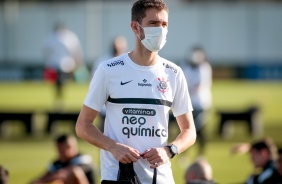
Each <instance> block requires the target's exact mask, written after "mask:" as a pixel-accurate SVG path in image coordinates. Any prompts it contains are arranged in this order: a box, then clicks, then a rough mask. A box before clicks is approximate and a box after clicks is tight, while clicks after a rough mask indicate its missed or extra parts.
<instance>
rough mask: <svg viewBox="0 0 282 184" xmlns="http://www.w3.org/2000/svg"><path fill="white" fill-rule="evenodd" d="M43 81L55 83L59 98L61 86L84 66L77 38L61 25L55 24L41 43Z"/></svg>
mask: <svg viewBox="0 0 282 184" xmlns="http://www.w3.org/2000/svg"><path fill="white" fill-rule="evenodd" d="M43 57H44V61H45V70H44V79H45V80H47V81H51V82H56V87H57V96H58V98H61V95H62V94H61V93H62V85H63V84H64V82H65V81H66V80H68V79H72V77H73V74H75V71H76V70H77V69H79V68H81V67H83V66H84V63H83V51H82V47H81V44H80V40H79V38H78V36H77V35H76V34H75V33H74V32H72V31H71V30H69V29H68V28H67V27H66V26H65V25H63V24H62V23H57V24H56V25H55V26H54V30H53V32H52V34H51V35H50V36H48V37H47V39H46V40H45V41H44V43H43Z"/></svg>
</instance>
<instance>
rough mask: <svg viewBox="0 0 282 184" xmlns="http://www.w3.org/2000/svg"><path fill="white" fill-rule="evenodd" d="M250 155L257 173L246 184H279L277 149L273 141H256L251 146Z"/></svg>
mask: <svg viewBox="0 0 282 184" xmlns="http://www.w3.org/2000/svg"><path fill="white" fill-rule="evenodd" d="M250 155H251V160H252V164H253V166H254V169H255V171H254V173H253V174H252V175H251V176H250V177H249V178H248V180H247V182H246V184H278V183H279V173H278V170H277V166H276V158H277V148H276V145H275V144H274V143H273V141H272V139H271V138H265V139H263V140H260V141H255V142H254V143H253V144H251V146H250Z"/></svg>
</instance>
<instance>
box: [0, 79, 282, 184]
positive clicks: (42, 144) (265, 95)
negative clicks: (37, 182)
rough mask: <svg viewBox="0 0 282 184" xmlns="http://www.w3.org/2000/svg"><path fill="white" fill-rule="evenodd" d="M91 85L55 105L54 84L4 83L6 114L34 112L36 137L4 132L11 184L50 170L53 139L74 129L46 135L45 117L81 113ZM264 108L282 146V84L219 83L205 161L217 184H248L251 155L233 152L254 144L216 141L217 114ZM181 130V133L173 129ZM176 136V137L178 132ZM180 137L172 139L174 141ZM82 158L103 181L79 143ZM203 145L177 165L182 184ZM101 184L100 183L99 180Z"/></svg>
mask: <svg viewBox="0 0 282 184" xmlns="http://www.w3.org/2000/svg"><path fill="white" fill-rule="evenodd" d="M87 89H88V84H73V83H69V84H67V85H66V86H65V87H64V91H63V94H64V96H63V99H62V100H60V101H57V100H56V99H55V89H54V87H53V86H52V85H51V84H46V83H41V82H25V83H0V110H2V111H3V110H5V111H15V110H20V111H34V112H36V116H35V117H34V122H35V128H36V134H35V135H34V137H29V136H25V135H24V133H23V127H22V126H21V124H20V123H19V122H14V123H10V124H9V122H7V123H6V124H5V125H8V126H5V127H3V128H4V130H5V135H1V136H2V138H0V164H2V165H4V166H5V167H6V168H7V169H8V170H9V171H10V180H11V182H10V183H11V184H27V183H28V182H29V181H31V180H32V179H33V178H34V177H36V176H38V175H39V174H40V173H42V172H44V170H45V168H46V166H47V164H48V163H49V161H50V160H52V159H53V158H54V157H55V152H54V146H53V142H52V140H53V137H54V135H56V134H57V133H61V132H72V131H73V127H72V126H71V125H65V124H63V123H58V125H57V128H56V132H55V133H53V134H52V135H46V134H45V133H44V132H43V128H44V126H45V123H46V122H45V121H46V117H45V115H44V112H45V111H48V110H54V109H56V108H57V109H60V110H65V111H79V110H80V107H81V105H82V102H83V99H84V97H85V95H86V93H87ZM253 104H256V105H259V107H260V108H261V112H262V114H261V115H262V116H261V117H262V122H263V130H264V131H263V136H271V137H272V138H273V139H274V141H275V142H276V143H277V145H282V139H281V131H282V125H281V122H282V114H281V110H280V109H281V108H280V107H281V104H282V83H281V82H270V81H263V82H262V81H235V80H215V81H214V84H213V108H212V109H211V111H210V115H209V120H208V124H207V133H208V138H209V142H208V145H207V152H206V154H205V157H206V158H207V159H208V161H209V162H210V163H211V165H212V167H213V172H214V178H215V180H216V181H217V182H218V183H220V184H235V183H239V182H243V181H244V180H245V179H246V177H247V176H248V175H249V174H250V173H251V172H252V165H251V163H250V160H249V155H248V154H244V155H232V154H231V153H230V148H231V147H232V145H234V144H236V143H239V142H246V141H252V140H253V139H254V138H253V137H251V136H250V135H248V132H247V129H246V127H245V126H244V125H243V124H242V125H236V126H232V128H233V132H232V134H231V135H230V137H226V138H221V137H219V136H217V135H216V130H217V126H218V117H217V115H216V110H218V109H220V110H222V109H223V110H235V111H239V110H242V109H245V108H247V107H248V106H249V105H253ZM172 128H175V127H172ZM172 132H173V131H172ZM174 136H175V134H174V133H172V135H171V137H170V139H173V138H174ZM79 147H80V150H81V151H82V152H87V153H90V154H91V155H92V156H93V159H94V162H95V166H96V167H97V174H98V176H99V152H98V149H97V148H95V147H92V146H91V145H89V144H88V143H86V142H84V141H82V140H79ZM196 151H197V144H196V145H194V146H193V147H191V149H189V150H188V151H186V152H185V153H183V154H181V155H179V156H177V157H176V158H174V159H172V160H171V161H172V168H173V172H174V175H175V180H176V183H177V184H182V183H184V182H183V181H184V180H183V174H184V170H185V168H186V167H187V166H188V165H189V163H190V162H192V161H193V160H194V159H195V158H196ZM97 180H99V177H98V178H97Z"/></svg>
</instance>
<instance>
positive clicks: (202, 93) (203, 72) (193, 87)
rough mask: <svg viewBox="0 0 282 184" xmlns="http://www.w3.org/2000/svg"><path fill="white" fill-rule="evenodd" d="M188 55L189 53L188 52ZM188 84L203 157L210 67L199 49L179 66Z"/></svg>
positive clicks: (209, 87)
mask: <svg viewBox="0 0 282 184" xmlns="http://www.w3.org/2000/svg"><path fill="white" fill-rule="evenodd" d="M188 53H189V52H188ZM181 68H182V69H183V72H184V75H185V77H186V81H187V83H188V89H189V94H190V97H191V101H192V105H193V109H194V110H193V117H194V122H195V126H196V131H197V142H198V144H199V153H198V154H199V155H203V154H204V152H205V146H206V139H207V138H206V134H205V132H204V127H205V125H206V123H207V113H208V110H209V109H210V107H211V104H212V95H211V87H212V67H211V65H210V63H209V62H208V61H207V56H206V54H205V52H204V50H203V49H202V48H201V47H198V46H195V47H194V48H193V49H192V55H191V59H189V58H187V59H186V61H185V62H184V63H183V65H182V66H181Z"/></svg>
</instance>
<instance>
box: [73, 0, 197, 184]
mask: <svg viewBox="0 0 282 184" xmlns="http://www.w3.org/2000/svg"><path fill="white" fill-rule="evenodd" d="M130 26H131V30H132V31H133V33H134V36H135V48H134V49H133V50H132V51H131V52H129V53H125V54H122V55H120V56H118V57H116V58H112V59H110V60H107V61H104V62H102V64H100V65H99V67H98V69H97V70H96V72H95V74H94V77H93V78H92V81H91V83H90V87H89V91H88V94H87V96H86V98H85V101H84V104H83V107H82V109H81V112H80V115H79V117H78V120H77V123H76V133H77V135H78V136H79V137H81V138H82V139H84V140H86V141H87V142H89V143H90V144H92V145H94V146H96V147H98V148H100V160H101V182H102V183H103V184H107V183H119V181H120V180H119V178H120V177H119V176H120V175H119V173H120V172H119V171H120V167H119V166H120V163H121V164H123V165H128V166H129V167H130V168H131V170H130V171H131V173H136V174H137V176H138V178H139V179H140V181H141V183H143V184H147V183H169V184H173V183H175V182H174V177H173V173H172V170H171V162H170V159H172V158H174V157H175V156H176V155H178V154H179V153H182V152H183V151H184V150H186V149H188V148H189V147H191V146H192V145H193V144H194V142H195V139H196V131H195V127H194V121H193V116H192V110H193V108H192V104H191V101H190V97H189V92H188V88H187V83H186V80H185V76H184V74H183V72H182V70H181V68H180V67H179V66H177V65H176V64H174V63H173V62H171V61H168V60H166V59H164V58H162V57H160V56H159V55H158V51H159V50H160V49H161V48H162V47H163V46H164V45H165V43H166V35H167V31H168V30H167V29H168V8H167V6H166V4H165V2H164V1H163V0H138V1H135V3H134V4H133V6H132V8H131V24H130ZM104 104H106V114H107V116H106V120H105V128H104V133H102V132H101V131H100V130H99V129H98V128H97V127H96V126H95V125H93V121H94V120H95V119H96V117H97V115H98V114H99V111H100V110H101V109H102V107H103V105H104ZM170 109H172V112H173V114H174V116H175V117H176V120H177V125H178V128H179V130H180V131H179V132H180V133H179V134H178V135H177V136H176V137H175V139H174V140H172V142H170V143H168V137H169V133H168V116H169V110H170Z"/></svg>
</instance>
